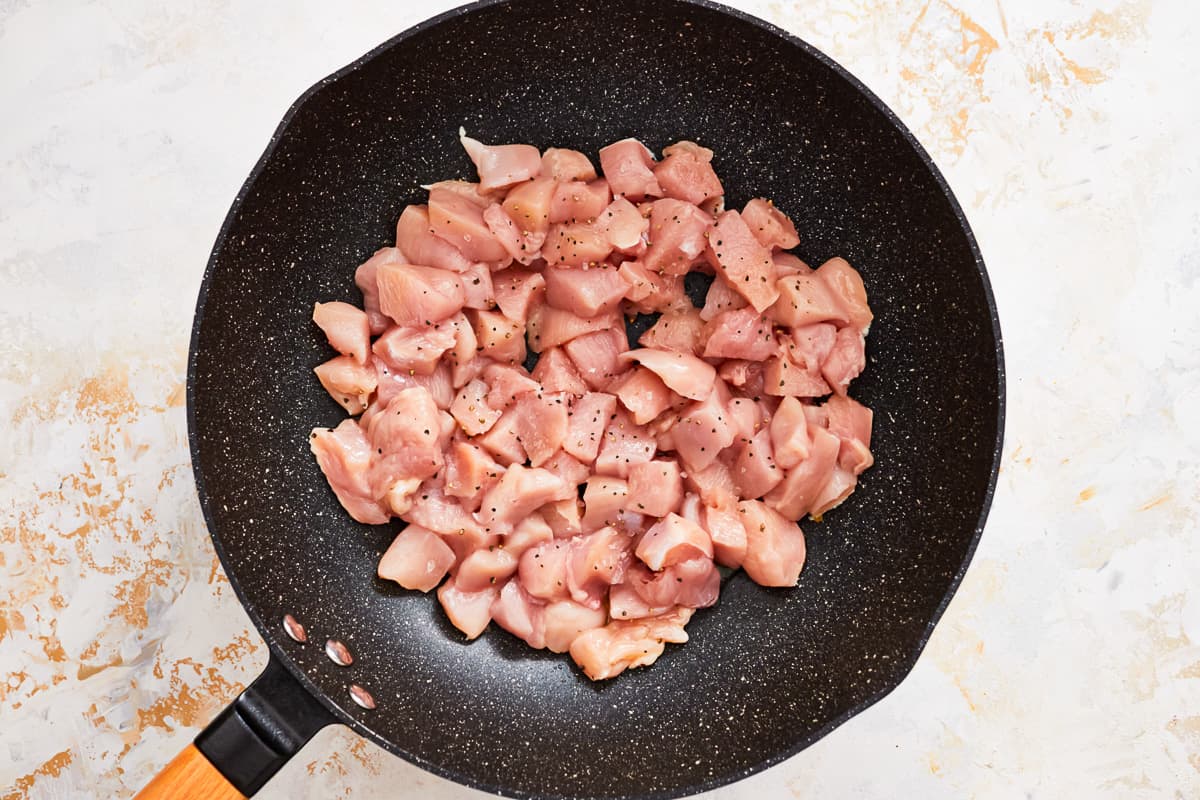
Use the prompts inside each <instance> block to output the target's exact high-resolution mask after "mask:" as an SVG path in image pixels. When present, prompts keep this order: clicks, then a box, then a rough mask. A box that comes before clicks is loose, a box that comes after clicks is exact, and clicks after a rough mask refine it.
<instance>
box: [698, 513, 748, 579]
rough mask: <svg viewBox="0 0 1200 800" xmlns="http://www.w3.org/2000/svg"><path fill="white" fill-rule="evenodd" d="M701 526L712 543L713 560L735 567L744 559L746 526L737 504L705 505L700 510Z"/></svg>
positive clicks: (724, 565)
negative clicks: (743, 523)
mask: <svg viewBox="0 0 1200 800" xmlns="http://www.w3.org/2000/svg"><path fill="white" fill-rule="evenodd" d="M700 513H701V516H702V517H703V523H702V527H703V528H704V530H706V531H708V535H709V536H710V537H711V538H712V543H713V560H714V561H716V562H717V563H718V564H720V565H721V566H723V567H730V568H731V569H737V568H738V567H740V566H741V565H742V562H743V561H744V560H745V559H746V546H747V545H746V528H745V526H744V525H742V517H741V514H739V513H738V509H737V506H735V505H732V504H728V503H724V504H720V505H715V506H711V505H706V506H704V507H703V509H702V510H701V512H700Z"/></svg>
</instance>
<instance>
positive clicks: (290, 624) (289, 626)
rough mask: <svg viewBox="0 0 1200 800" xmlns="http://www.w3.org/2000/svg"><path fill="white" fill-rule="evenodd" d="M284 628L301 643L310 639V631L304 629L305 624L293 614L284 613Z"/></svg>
mask: <svg viewBox="0 0 1200 800" xmlns="http://www.w3.org/2000/svg"><path fill="white" fill-rule="evenodd" d="M283 629H284V630H285V631H287V635H288V636H290V637H292V638H293V639H295V640H296V641H297V642H300V643H301V644H304V643H305V642H307V641H308V631H306V630H304V626H303V625H301V624H300V620H298V619H296V618H295V617H293V616H292V615H291V614H284V615H283Z"/></svg>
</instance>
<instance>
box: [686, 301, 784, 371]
mask: <svg viewBox="0 0 1200 800" xmlns="http://www.w3.org/2000/svg"><path fill="white" fill-rule="evenodd" d="M706 333H707V336H708V338H707V340H706V341H705V345H704V357H705V358H737V359H743V360H746V361H762V360H763V359H765V358H770V357H771V356H772V355H774V354H775V351H776V350H777V349H778V345H777V344H776V342H775V327H774V325H773V324H772V322H771V320H769V319H767V318H766V317H764V316H763V315H762V314H760V313H758V312H757V311H755V310H754V309H753V308H739V309H736V310H732V311H724V312H722V313H720V314H718V315H717V316H716V317H714V318H713V320H712V321H711V322H710V323H708V328H707V330H706Z"/></svg>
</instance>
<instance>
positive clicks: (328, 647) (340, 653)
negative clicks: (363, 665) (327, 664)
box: [325, 639, 354, 667]
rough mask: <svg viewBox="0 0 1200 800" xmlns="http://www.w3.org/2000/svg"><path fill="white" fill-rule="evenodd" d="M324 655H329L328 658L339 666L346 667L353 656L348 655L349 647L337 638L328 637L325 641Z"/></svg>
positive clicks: (351, 661) (350, 662)
mask: <svg viewBox="0 0 1200 800" xmlns="http://www.w3.org/2000/svg"><path fill="white" fill-rule="evenodd" d="M325 655H327V656H329V660H330V661H332V662H333V663H335V664H337V665H338V666H339V667H348V666H350V665H351V664H353V663H354V656H352V655H350V648H349V647H346V645H344V644H342V643H341V642H339V641H338V640H337V639H330V640H329V641H327V642H326V643H325Z"/></svg>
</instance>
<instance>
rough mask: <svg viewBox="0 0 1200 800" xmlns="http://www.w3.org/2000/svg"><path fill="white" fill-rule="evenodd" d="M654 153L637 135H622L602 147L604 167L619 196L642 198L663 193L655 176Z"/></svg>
mask: <svg viewBox="0 0 1200 800" xmlns="http://www.w3.org/2000/svg"><path fill="white" fill-rule="evenodd" d="M653 166H654V155H653V154H652V153H651V152H650V151H649V150H648V149H646V145H644V144H642V143H641V142H639V141H638V140H637V139H622V140H621V141H619V142H613V143H612V144H610V145H609V146H608V147H602V148H600V169H601V170H603V171H604V177H605V179H606V180H607V181H608V185H609V186H611V187H612V192H613V195H614V196H615V197H625V198H627V199H629V200H641V199H642V198H643V197H646V196H647V195H650V196H653V197H661V196H662V187H661V186H659V185H658V181H657V180H656V179H655V177H654V171H653V169H652V167H653Z"/></svg>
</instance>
